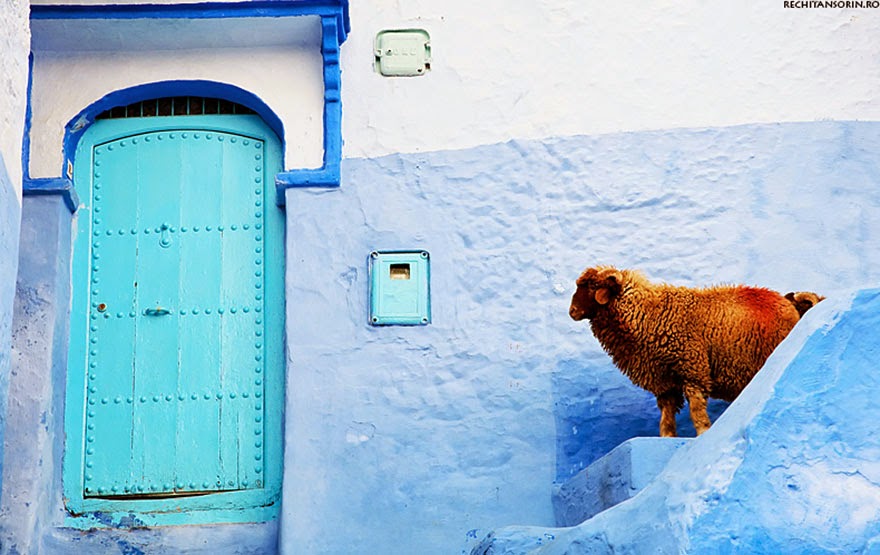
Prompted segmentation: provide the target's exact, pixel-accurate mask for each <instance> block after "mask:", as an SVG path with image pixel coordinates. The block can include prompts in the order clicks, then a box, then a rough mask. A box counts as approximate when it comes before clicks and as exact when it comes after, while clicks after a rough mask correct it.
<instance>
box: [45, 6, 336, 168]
mask: <svg viewBox="0 0 880 555" xmlns="http://www.w3.org/2000/svg"><path fill="white" fill-rule="evenodd" d="M32 31H33V45H34V49H35V50H34V78H33V93H32V105H33V122H32V127H31V131H30V136H31V152H30V172H31V176H32V177H58V176H59V175H61V170H62V169H63V168H62V151H61V145H62V141H63V137H64V126H65V125H66V124H67V123H68V122H69V121H70V120H71V119H72V118H73V117H74V116H75V115H76V114H77V113H79V112H80V111H81V110H82V109H83V108H85V107H87V106H88V105H90V104H92V103H93V102H95V101H97V100H99V99H100V98H102V97H103V96H105V95H107V94H108V93H111V92H113V91H117V90H120V89H125V88H128V87H132V86H135V85H140V84H145V83H154V82H160V81H176V80H207V81H216V82H220V83H226V84H230V85H235V86H237V87H239V88H241V89H244V90H246V91H249V92H251V93H253V94H255V95H256V96H258V97H259V98H260V99H262V100H263V102H265V103H266V104H267V105H268V106H269V107H270V108H271V109H272V110H273V111H274V112H275V113H276V114H277V115H278V116H279V117H280V118H281V120H282V121H283V122H284V129H285V137H284V139H285V141H286V144H285V161H284V164H285V168H287V169H293V168H318V167H320V166H321V164H322V161H323V137H324V129H323V117H322V116H323V102H324V101H323V95H324V90H323V64H322V61H321V51H320V44H321V40H320V37H321V26H320V21H319V19H318V18H317V17H289V18H271V19H270V18H265V19H257V20H253V21H242V20H239V19H225V20H208V19H196V20H179V19H163V20H142V19H135V20H38V21H34V22H33V26H32Z"/></svg>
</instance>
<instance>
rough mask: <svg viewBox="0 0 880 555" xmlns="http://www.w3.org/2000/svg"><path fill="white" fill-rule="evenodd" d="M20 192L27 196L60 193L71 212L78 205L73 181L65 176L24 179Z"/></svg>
mask: <svg viewBox="0 0 880 555" xmlns="http://www.w3.org/2000/svg"><path fill="white" fill-rule="evenodd" d="M22 194H23V195H24V196H26V197H28V196H40V195H61V197H62V198H63V199H64V204H66V205H67V208H69V209H70V211H71V212H76V209H77V207H79V197H78V196H77V194H76V189H74V188H73V181H71V180H70V179H67V178H66V177H46V178H41V179H25V180H24V184H23V188H22Z"/></svg>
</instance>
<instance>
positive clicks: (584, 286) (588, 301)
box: [568, 266, 623, 320]
mask: <svg viewBox="0 0 880 555" xmlns="http://www.w3.org/2000/svg"><path fill="white" fill-rule="evenodd" d="M622 282H623V275H622V274H621V273H620V271H619V270H617V269H616V268H613V267H611V266H596V267H594V268H587V269H586V270H584V273H582V274H581V275H580V277H579V278H578V279H577V290H576V291H575V292H574V295H573V296H572V297H571V306H570V307H569V309H568V314H569V316H571V318H572V320H583V319H584V318H588V319H592V318H594V317H595V316H596V314H597V313H598V312H599V310H600V309H601V308H602V307H603V306H605V305H607V304H608V303H610V302H611V301H613V300H614V299H615V298H616V297H617V295H619V294H620V291H621V289H622V288H623V285H622Z"/></svg>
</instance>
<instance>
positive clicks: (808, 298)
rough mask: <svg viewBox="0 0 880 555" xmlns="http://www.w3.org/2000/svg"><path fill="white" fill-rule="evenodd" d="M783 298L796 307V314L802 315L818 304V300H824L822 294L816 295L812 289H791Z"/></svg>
mask: <svg viewBox="0 0 880 555" xmlns="http://www.w3.org/2000/svg"><path fill="white" fill-rule="evenodd" d="M785 298H786V299H788V300H789V302H790V303H791V304H793V305H794V307H795V308H796V309H797V311H798V314H799V315H800V316H802V317H803V315H804V313H805V312H807V311H808V310H810V309H811V308H813V307H814V306H816V305H817V304H819V301H822V300H825V297H823V296H822V295H817V294H816V293H813V292H812V291H792V292H791V293H786V294H785Z"/></svg>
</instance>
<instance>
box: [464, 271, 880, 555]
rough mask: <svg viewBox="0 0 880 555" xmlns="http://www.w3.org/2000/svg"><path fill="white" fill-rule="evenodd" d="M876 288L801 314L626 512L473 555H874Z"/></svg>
mask: <svg viewBox="0 0 880 555" xmlns="http://www.w3.org/2000/svg"><path fill="white" fill-rule="evenodd" d="M878 348H880V289H867V290H862V291H859V292H857V293H853V294H841V295H839V296H838V297H836V298H832V299H829V300H827V301H825V302H823V303H822V304H820V305H818V306H817V307H816V308H814V309H813V310H811V311H810V312H809V313H807V315H806V316H805V318H804V320H802V321H801V323H799V324H798V326H797V327H796V328H795V330H794V331H792V333H791V335H790V336H789V337H788V338H787V339H786V340H785V342H784V343H783V344H782V345H781V346H780V347H779V348H778V349H777V351H776V352H775V353H774V354H773V355H772V356H771V358H770V359H769V360H768V362H767V364H766V365H765V367H764V369H763V370H762V371H761V372H760V373H759V374H758V376H757V377H756V378H755V379H754V380H753V382H752V383H751V384H750V385H749V386H748V387H747V388H746V390H745V391H744V392H743V393H742V395H741V396H740V397H739V399H737V401H736V402H735V403H734V404H733V405H732V406H731V408H730V410H728V411H727V412H726V413H725V414H724V415H723V417H722V418H721V419H720V420H718V422H717V423H716V425H715V426H714V427H713V428H712V429H710V430H709V431H708V432H707V433H706V434H704V435H702V436H700V437H699V438H698V439H697V440H695V441H693V442H691V443H689V444H688V445H686V446H684V447H682V448H681V449H680V450H679V451H678V452H677V453H676V454H675V455H673V457H672V459H671V461H670V462H669V465H668V466H667V467H666V469H665V470H664V471H663V472H662V473H661V475H660V476H659V477H658V479H657V480H656V481H654V482H653V483H652V484H651V485H649V486H648V487H647V488H646V489H645V490H643V491H642V492H641V493H640V494H639V495H638V496H636V497H634V498H633V499H631V500H630V501H628V502H625V503H622V504H620V505H617V506H615V507H613V508H611V509H608V510H607V511H605V512H603V513H600V514H598V515H597V516H595V517H594V518H592V519H590V520H588V521H586V522H584V523H583V524H581V525H580V526H576V527H573V528H565V529H543V530H542V529H538V528H522V527H510V528H506V529H503V530H499V531H498V532H497V533H496V534H495V535H494V536H493V538H491V539H489V540H487V541H486V542H485V544H484V545H483V546H481V547H480V548H478V549H476V550H474V555H477V554H479V555H499V554H501V553H535V554H537V553H541V554H542V555H562V554H566V555H575V554H594V553H595V554H599V553H780V554H787V553H792V554H795V553H797V554H800V553H876V552H877V550H878V548H880V513H878V511H877V507H878V504H877V500H878V499H880V473H878V471H880V465H878V462H877V453H878V451H880V437H878V436H877V434H876V433H874V422H876V421H877V418H880V405H878V404H877V402H876V399H877V394H878V392H880V374H878V373H877V372H876V360H877V351H878Z"/></svg>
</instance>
